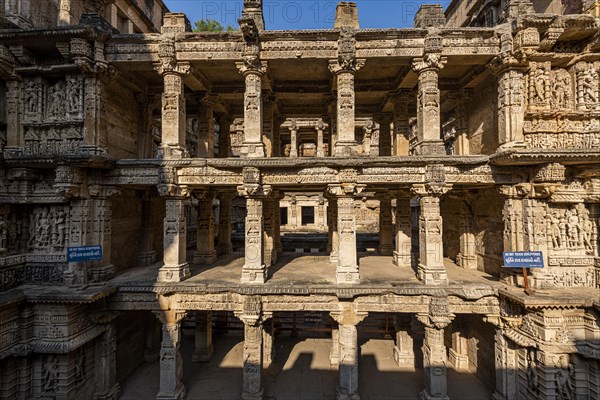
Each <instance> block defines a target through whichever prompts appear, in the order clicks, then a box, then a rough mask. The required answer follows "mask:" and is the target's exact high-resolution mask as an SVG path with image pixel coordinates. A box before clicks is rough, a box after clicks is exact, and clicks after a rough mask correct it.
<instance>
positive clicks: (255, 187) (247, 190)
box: [237, 183, 273, 197]
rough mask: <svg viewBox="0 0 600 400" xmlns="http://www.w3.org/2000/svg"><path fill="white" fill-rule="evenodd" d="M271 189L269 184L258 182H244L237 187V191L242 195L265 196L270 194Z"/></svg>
mask: <svg viewBox="0 0 600 400" xmlns="http://www.w3.org/2000/svg"><path fill="white" fill-rule="evenodd" d="M272 190H273V188H272V186H271V185H261V184H258V183H244V184H243V185H240V186H238V187H237V192H238V194H239V195H240V196H242V197H267V196H269V195H271V192H272Z"/></svg>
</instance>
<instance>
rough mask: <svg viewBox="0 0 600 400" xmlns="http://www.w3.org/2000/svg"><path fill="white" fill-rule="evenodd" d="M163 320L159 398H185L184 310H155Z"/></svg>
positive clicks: (176, 399)
mask: <svg viewBox="0 0 600 400" xmlns="http://www.w3.org/2000/svg"><path fill="white" fill-rule="evenodd" d="M154 314H155V315H156V316H157V318H158V319H159V320H160V321H161V322H162V325H163V326H162V345H161V349H160V386H159V390H158V395H157V396H156V399H157V400H183V399H185V395H186V390H185V386H183V381H182V378H183V358H182V357H181V351H180V346H181V320H182V319H183V318H184V316H185V313H184V312H176V311H173V310H161V311H154Z"/></svg>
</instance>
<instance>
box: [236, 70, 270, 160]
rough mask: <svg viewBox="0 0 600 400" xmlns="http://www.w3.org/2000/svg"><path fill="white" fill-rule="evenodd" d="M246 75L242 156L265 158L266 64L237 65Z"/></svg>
mask: <svg viewBox="0 0 600 400" xmlns="http://www.w3.org/2000/svg"><path fill="white" fill-rule="evenodd" d="M236 65H237V67H238V69H239V70H240V72H241V73H242V75H244V79H245V82H246V92H245V94H244V141H243V143H242V149H241V155H242V156H244V157H265V156H266V146H265V144H264V143H263V141H262V129H263V109H262V83H261V82H262V77H263V75H264V74H265V72H267V64H266V62H260V61H258V62H256V63H254V64H253V65H250V66H248V64H247V63H244V62H242V63H236Z"/></svg>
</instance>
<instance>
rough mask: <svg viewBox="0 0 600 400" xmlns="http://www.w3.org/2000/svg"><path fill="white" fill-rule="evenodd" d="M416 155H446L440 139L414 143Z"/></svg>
mask: <svg viewBox="0 0 600 400" xmlns="http://www.w3.org/2000/svg"><path fill="white" fill-rule="evenodd" d="M415 155H417V156H441V155H446V148H445V147H444V142H443V141H442V140H427V141H425V140H424V141H422V142H420V143H417V144H416V145H415Z"/></svg>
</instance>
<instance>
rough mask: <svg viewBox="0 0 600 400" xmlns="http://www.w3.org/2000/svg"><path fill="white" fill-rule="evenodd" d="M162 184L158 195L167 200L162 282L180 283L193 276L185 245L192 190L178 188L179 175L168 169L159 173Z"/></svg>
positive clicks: (159, 279)
mask: <svg viewBox="0 0 600 400" xmlns="http://www.w3.org/2000/svg"><path fill="white" fill-rule="evenodd" d="M159 179H160V181H161V183H160V184H159V185H158V192H159V193H160V195H161V196H163V197H165V209H166V213H165V219H164V230H163V249H164V251H163V263H164V265H163V266H162V267H161V268H160V270H159V271H158V281H159V282H180V281H183V280H185V279H186V278H188V277H189V276H190V267H189V265H188V263H187V259H186V241H185V233H186V232H185V230H186V221H185V201H186V199H187V198H189V196H190V190H189V189H188V187H187V186H185V185H177V184H176V182H177V172H176V170H175V169H174V168H168V167H165V168H163V169H162V170H160V171H159Z"/></svg>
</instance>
